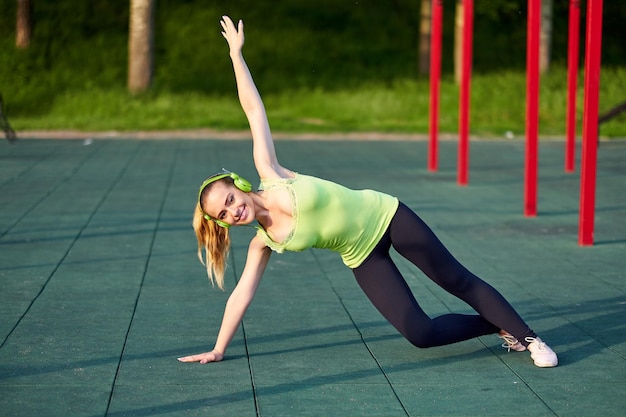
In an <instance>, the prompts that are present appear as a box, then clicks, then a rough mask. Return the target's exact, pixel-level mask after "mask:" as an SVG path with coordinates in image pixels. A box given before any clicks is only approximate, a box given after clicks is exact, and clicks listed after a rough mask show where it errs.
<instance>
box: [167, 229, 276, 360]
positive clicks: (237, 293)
mask: <svg viewBox="0 0 626 417" xmlns="http://www.w3.org/2000/svg"><path fill="white" fill-rule="evenodd" d="M271 253H272V252H271V250H270V249H269V248H268V247H267V246H265V244H264V243H263V242H262V241H261V240H260V239H259V238H258V237H256V236H255V237H254V238H252V241H251V242H250V246H249V248H248V258H247V259H246V266H245V267H244V270H243V273H242V274H241V278H240V279H239V283H237V286H236V287H235V289H234V290H233V292H232V294H231V295H230V297H229V298H228V301H227V302H226V308H225V309H224V317H223V318H222V326H221V327H220V331H219V333H218V335H217V341H216V342H215V347H214V348H213V350H212V351H210V352H205V353H201V354H198V355H191V356H186V357H183V358H178V360H179V361H180V362H200V363H203V364H204V363H208V362H219V361H221V360H222V359H223V358H224V354H225V353H226V349H227V348H228V345H230V342H231V341H232V340H233V337H234V336H235V333H236V332H237V329H238V328H239V325H240V324H241V321H242V320H243V316H244V314H245V313H246V310H247V309H248V307H249V306H250V303H251V302H252V299H253V298H254V294H255V293H256V290H257V288H258V286H259V282H260V281H261V277H262V276H263V272H264V271H265V267H266V266H267V262H268V261H269V259H270V255H271Z"/></svg>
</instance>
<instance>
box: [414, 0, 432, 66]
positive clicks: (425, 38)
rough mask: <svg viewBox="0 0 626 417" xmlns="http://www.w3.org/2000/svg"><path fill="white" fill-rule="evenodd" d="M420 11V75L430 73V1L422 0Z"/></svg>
mask: <svg viewBox="0 0 626 417" xmlns="http://www.w3.org/2000/svg"><path fill="white" fill-rule="evenodd" d="M421 3H422V4H421V10H420V27H419V46H418V51H417V52H418V67H417V72H418V73H419V74H421V75H426V74H428V73H430V9H431V7H430V3H431V0H422V1H421Z"/></svg>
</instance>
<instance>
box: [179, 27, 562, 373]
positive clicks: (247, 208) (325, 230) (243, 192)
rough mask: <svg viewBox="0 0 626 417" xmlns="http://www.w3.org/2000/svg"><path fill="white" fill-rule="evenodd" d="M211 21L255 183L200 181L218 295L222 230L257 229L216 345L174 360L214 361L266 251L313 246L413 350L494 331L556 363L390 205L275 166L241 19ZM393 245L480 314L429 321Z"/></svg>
mask: <svg viewBox="0 0 626 417" xmlns="http://www.w3.org/2000/svg"><path fill="white" fill-rule="evenodd" d="M220 23H221V25H222V28H223V32H222V35H223V36H224V38H226V40H227V42H228V46H229V47H230V57H231V59H232V63H233V68H234V72H235V78H236V81H237V88H238V93H239V99H240V102H241V106H242V108H243V110H244V112H245V114H246V116H247V118H248V122H249V124H250V129H251V132H252V138H253V157H254V164H255V166H256V169H257V171H258V174H259V177H260V178H261V187H260V190H259V191H257V192H252V187H251V186H250V183H248V182H247V181H245V180H244V179H242V178H240V177H239V176H238V175H236V174H234V173H230V172H228V171H224V172H221V173H218V174H216V175H213V176H212V177H209V178H208V179H207V180H206V181H205V182H204V183H203V184H202V186H201V187H200V191H199V193H198V205H197V207H196V211H195V213H194V220H193V225H194V229H195V231H196V235H197V237H198V256H199V257H200V260H201V261H203V262H204V258H206V267H207V272H208V275H209V278H210V279H211V281H212V282H214V283H217V285H218V286H219V287H220V288H223V281H224V268H225V263H226V257H227V254H228V249H229V246H230V241H229V237H228V233H229V227H230V226H240V225H249V224H250V223H252V222H253V221H255V220H256V221H257V222H258V223H259V225H260V226H259V227H258V231H257V234H256V236H255V237H253V238H252V240H251V241H250V245H249V248H248V255H247V260H246V264H245V267H244V270H243V273H242V275H241V278H240V280H239V282H238V283H237V286H236V287H235V289H234V290H233V292H232V294H231V296H230V297H229V299H228V302H227V303H226V308H225V311H224V318H223V320H222V325H221V328H220V331H219V334H218V337H217V341H216V344H215V347H214V348H213V350H212V351H210V352H205V353H202V354H198V355H192V356H187V357H183V358H179V360H180V361H181V362H200V363H208V362H217V361H221V360H222V359H223V358H224V354H225V352H226V349H227V347H228V345H229V344H230V342H231V340H232V338H233V335H234V334H235V332H236V330H237V328H238V326H239V324H240V323H241V321H242V319H243V316H244V313H245V312H246V309H247V308H248V306H249V305H250V303H251V302H252V298H253V297H254V294H255V292H256V289H257V287H258V285H259V282H260V280H261V276H262V275H263V271H264V269H265V267H266V265H267V263H268V260H269V258H270V254H271V252H272V250H274V251H277V252H282V251H283V250H294V251H299V250H303V249H306V248H310V247H316V248H327V249H331V250H334V251H337V252H339V253H340V255H341V257H342V259H343V261H344V263H345V264H346V265H347V266H348V267H349V268H351V269H352V271H353V273H354V276H355V277H356V280H357V282H358V283H359V285H360V286H361V288H362V289H363V291H364V292H365V294H366V295H367V297H368V298H369V299H370V300H371V302H372V303H373V304H374V305H375V306H376V308H377V309H378V310H379V311H380V312H381V314H382V315H383V316H384V317H385V318H386V319H387V320H388V321H389V322H390V323H391V324H392V325H393V326H394V327H395V328H396V329H397V330H398V331H399V332H400V333H401V334H402V335H403V336H404V337H405V338H406V339H407V340H409V341H410V342H411V343H412V344H414V345H415V346H418V347H424V348H426V347H432V346H441V345H446V344H450V343H455V342H459V341H462V340H467V339H470V338H474V337H477V336H482V335H487V334H496V333H497V334H498V335H499V337H501V338H502V339H503V340H504V343H503V346H504V347H507V348H509V350H511V349H513V350H516V351H524V350H529V351H530V353H531V358H532V359H533V361H534V363H535V365H537V366H539V367H553V366H556V365H557V363H558V361H557V357H556V354H555V353H554V352H553V351H552V350H551V349H550V348H549V347H548V346H547V345H546V344H545V343H544V342H542V341H541V339H539V338H538V337H537V335H536V334H535V333H534V332H533V331H532V330H531V329H530V328H529V327H528V325H526V323H525V322H524V321H523V320H522V319H521V318H520V316H519V315H518V314H517V313H516V312H515V310H514V309H513V308H512V307H511V305H510V304H509V303H508V302H507V301H506V300H505V299H504V297H502V295H500V293H498V292H497V291H496V290H495V289H494V288H493V287H491V286H490V285H488V284H487V283H485V282H484V281H482V280H481V279H479V278H478V277H476V276H475V275H473V274H472V273H471V272H469V271H468V270H467V269H466V268H465V267H463V266H462V265H461V264H460V263H459V262H458V261H457V260H456V259H455V258H454V257H453V256H452V255H451V254H450V253H449V252H448V250H447V249H446V248H445V247H444V246H443V245H442V243H441V242H440V241H439V240H438V239H437V237H436V236H435V235H434V234H433V232H432V231H431V230H430V229H429V228H428V226H427V225H426V224H425V223H424V222H423V221H422V220H421V219H420V218H419V217H418V216H417V215H416V214H415V213H414V212H412V211H411V210H410V209H409V208H408V207H406V206H405V205H404V204H402V203H400V202H398V200H397V199H396V198H394V197H391V196H389V195H386V194H383V193H379V192H375V191H372V190H360V191H355V190H350V189H347V188H345V187H342V186H340V185H338V184H335V183H332V182H328V181H324V180H321V179H318V178H314V177H309V176H306V175H301V174H297V173H295V172H294V171H291V170H289V169H287V168H285V167H283V166H281V165H280V164H279V163H278V160H277V159H276V153H275V150H274V143H273V140H272V135H271V132H270V128H269V123H268V121H267V116H266V114H265V108H264V106H263V102H262V100H261V97H260V96H259V93H258V91H257V89H256V86H255V84H254V81H253V80H252V76H251V75H250V71H249V70H248V67H247V65H246V63H245V61H244V58H243V55H242V52H241V49H242V47H243V43H244V33H243V22H242V21H241V20H240V21H239V23H238V26H237V27H235V25H234V23H233V22H232V21H231V19H230V18H228V17H227V16H224V17H223V19H222V21H221V22H220ZM363 207H368V210H362V208H363ZM392 245H393V247H394V249H395V250H396V251H397V252H398V253H400V254H401V255H402V256H404V257H405V258H407V259H408V260H410V261H411V262H412V263H413V264H415V265H416V266H417V267H418V268H420V269H421V270H422V271H423V272H424V273H425V274H426V275H427V276H428V277H429V278H430V279H432V280H433V281H434V282H436V283H437V284H438V285H440V286H441V287H442V288H443V289H445V290H446V291H448V292H450V293H451V294H453V295H455V296H457V297H459V298H460V299H462V300H464V301H465V302H467V303H468V304H469V305H471V306H472V307H473V308H474V309H475V310H476V311H477V312H478V313H479V314H478V315H463V314H446V315H443V316H440V317H436V318H434V319H431V318H429V317H428V316H427V315H426V314H425V313H424V311H423V310H422V309H421V308H420V306H419V305H418V303H417V302H416V300H415V298H414V297H413V294H412V293H411V291H410V289H409V287H408V285H407V284H406V282H405V280H404V278H403V277H402V275H401V274H400V272H399V271H398V269H397V268H396V266H395V265H394V263H393V261H392V260H391V258H390V256H389V249H390V247H391V246H392ZM203 250H204V252H205V255H204V257H203V255H202V251H203ZM407 318H409V319H408V320H407Z"/></svg>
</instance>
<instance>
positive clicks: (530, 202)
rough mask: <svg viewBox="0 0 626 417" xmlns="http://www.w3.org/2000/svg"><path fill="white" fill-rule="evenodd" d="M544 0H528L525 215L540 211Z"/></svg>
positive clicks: (533, 214)
mask: <svg viewBox="0 0 626 417" xmlns="http://www.w3.org/2000/svg"><path fill="white" fill-rule="evenodd" d="M540 25H541V0H528V34H527V38H526V173H525V174H526V176H525V181H524V215H526V216H529V217H530V216H536V215H537V156H538V155H537V154H538V151H537V148H538V140H539V138H538V135H539V30H540Z"/></svg>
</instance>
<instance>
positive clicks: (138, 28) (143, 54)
mask: <svg viewBox="0 0 626 417" xmlns="http://www.w3.org/2000/svg"><path fill="white" fill-rule="evenodd" d="M154 3H155V0H130V27H129V33H128V90H129V91H130V92H131V93H140V92H143V91H146V90H147V89H148V87H150V84H151V82H152V68H153V57H154V51H153V49H154V48H153V46H154V45H153V39H154Z"/></svg>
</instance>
